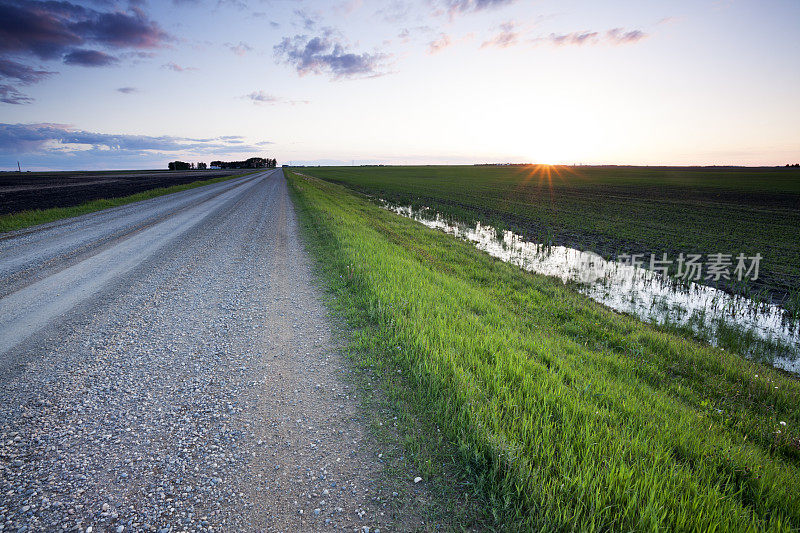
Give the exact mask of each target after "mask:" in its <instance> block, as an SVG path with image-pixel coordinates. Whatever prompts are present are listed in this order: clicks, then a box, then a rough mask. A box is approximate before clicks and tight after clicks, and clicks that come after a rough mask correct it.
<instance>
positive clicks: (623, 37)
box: [533, 28, 647, 46]
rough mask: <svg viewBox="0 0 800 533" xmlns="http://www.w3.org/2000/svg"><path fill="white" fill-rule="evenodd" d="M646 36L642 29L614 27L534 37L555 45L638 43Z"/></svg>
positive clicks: (537, 42) (534, 40) (535, 40)
mask: <svg viewBox="0 0 800 533" xmlns="http://www.w3.org/2000/svg"><path fill="white" fill-rule="evenodd" d="M646 37H647V34H646V33H645V32H643V31H641V30H630V31H625V30H624V29H623V28H613V29H610V30H608V31H606V32H602V33H601V32H598V31H588V30H587V31H575V32H571V33H561V34H558V33H551V34H550V35H549V36H547V37H537V38H536V39H533V42H534V43H535V44H540V43H550V44H552V45H554V46H583V45H596V44H611V45H623V44H634V43H637V42H639V41H641V40H642V39H644V38H646Z"/></svg>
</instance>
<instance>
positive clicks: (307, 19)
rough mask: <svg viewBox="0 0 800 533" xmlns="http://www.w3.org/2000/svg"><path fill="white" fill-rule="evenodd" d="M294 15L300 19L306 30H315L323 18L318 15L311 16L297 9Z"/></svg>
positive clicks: (312, 14)
mask: <svg viewBox="0 0 800 533" xmlns="http://www.w3.org/2000/svg"><path fill="white" fill-rule="evenodd" d="M294 14H295V16H296V17H298V18H299V19H300V25H301V26H302V27H303V29H306V30H313V29H314V27H315V26H316V25H317V22H319V20H320V18H321V17H320V16H319V14H317V13H311V14H309V13H307V12H306V11H304V10H302V9H295V10H294Z"/></svg>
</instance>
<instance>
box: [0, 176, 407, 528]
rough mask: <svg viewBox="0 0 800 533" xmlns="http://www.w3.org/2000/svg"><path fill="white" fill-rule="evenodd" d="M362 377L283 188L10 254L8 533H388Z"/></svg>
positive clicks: (227, 188)
mask: <svg viewBox="0 0 800 533" xmlns="http://www.w3.org/2000/svg"><path fill="white" fill-rule="evenodd" d="M348 371H349V370H348V367H347V364H346V362H345V361H344V360H343V359H342V357H341V355H339V353H338V352H337V349H336V346H335V344H334V342H333V340H332V326H331V324H330V322H329V321H328V320H327V318H326V314H325V310H324V308H323V305H322V303H321V298H320V293H319V290H318V289H317V288H316V287H315V285H314V284H313V278H312V274H311V271H310V259H309V258H308V257H307V256H306V254H305V252H304V250H303V246H302V243H301V242H299V240H298V231H297V222H296V219H295V215H294V212H293V208H292V205H291V202H290V200H289V198H288V195H287V189H286V183H285V180H284V177H283V173H282V171H281V170H280V169H276V170H272V171H266V172H263V173H261V174H257V175H251V176H248V177H244V178H237V179H234V180H230V181H227V182H223V183H219V184H215V185H211V186H207V187H202V188H198V189H192V190H188V191H184V192H182V193H178V194H174V195H170V196H165V197H160V198H154V199H152V200H148V201H145V202H141V203H137V204H131V205H127V206H123V207H120V208H115V209H111V210H108V211H103V212H99V213H93V214H89V215H86V216H83V217H79V218H77V219H71V220H68V221H61V222H57V223H53V224H48V225H45V226H41V227H38V228H34V229H33V230H27V231H21V232H17V233H14V234H7V235H5V236H2V237H0V380H2V381H1V383H2V385H0V495H2V497H0V531H15V532H21V531H42V530H57V531H87V532H88V531H93V532H96V531H114V532H121V531H140V530H147V531H159V532H169V531H212V530H213V531H220V530H223V531H262V530H263V531H327V530H331V531H333V530H342V529H344V530H347V531H353V530H357V531H366V530H367V529H366V528H369V531H371V532H373V533H374V532H375V531H378V530H383V531H386V530H387V529H386V528H387V524H388V523H390V520H389V514H390V513H389V510H388V509H389V508H390V502H388V501H387V497H386V496H385V495H383V494H380V493H379V491H378V488H377V479H378V478H379V476H380V475H381V463H380V462H379V459H378V458H377V456H376V455H375V452H374V451H370V450H369V442H368V441H369V438H368V434H367V432H366V429H365V422H364V421H363V419H362V416H361V415H360V414H359V411H358V408H357V402H356V397H355V392H354V391H353V389H352V387H351V386H349V385H348V380H347V379H346V376H345V375H344V374H346V373H347V372H348ZM388 499H391V496H389V497H388Z"/></svg>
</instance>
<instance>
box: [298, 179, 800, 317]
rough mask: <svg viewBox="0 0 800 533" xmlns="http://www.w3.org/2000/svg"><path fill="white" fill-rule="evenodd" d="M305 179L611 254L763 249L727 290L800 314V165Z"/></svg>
mask: <svg viewBox="0 0 800 533" xmlns="http://www.w3.org/2000/svg"><path fill="white" fill-rule="evenodd" d="M302 172H303V173H305V174H308V175H312V176H316V177H319V178H323V179H325V180H328V181H332V182H336V183H340V184H343V185H345V186H347V187H350V188H352V189H354V190H357V191H360V192H363V193H366V194H370V195H374V196H377V197H380V198H383V199H385V200H389V201H392V202H396V203H400V204H405V205H412V206H414V207H421V206H427V207H431V208H433V209H435V210H436V211H438V212H440V213H441V214H443V215H445V216H450V217H452V218H455V219H457V220H460V221H463V222H475V221H481V222H483V223H486V224H492V225H494V226H495V227H498V228H502V229H511V230H512V231H515V232H517V233H520V234H522V235H523V236H524V237H526V238H528V239H530V240H534V241H537V242H553V243H555V244H563V245H566V246H572V247H575V248H581V249H586V250H592V251H595V252H597V253H600V254H601V255H604V256H605V257H615V256H616V255H617V254H618V253H643V254H646V255H647V257H649V254H651V253H655V254H657V256H658V257H660V256H661V254H663V253H668V254H669V255H668V256H669V257H670V258H675V257H677V255H678V254H679V253H681V252H683V253H686V254H688V253H700V254H703V255H707V254H715V253H723V254H732V255H733V256H734V257H735V256H736V255H737V254H739V253H744V254H746V255H747V256H753V255H755V254H756V253H760V254H761V255H762V256H763V260H762V261H761V264H760V272H759V279H758V280H756V281H755V282H752V283H741V284H740V283H735V282H733V281H732V282H725V281H724V280H722V281H721V283H720V284H719V285H720V286H721V287H722V288H725V289H727V290H729V291H731V292H736V293H739V294H744V295H746V296H749V297H755V298H760V299H763V300H771V301H774V302H778V303H783V304H784V305H785V307H787V309H789V310H790V311H793V312H798V310H800V169H797V168H757V169H753V168H724V167H709V168H656V167H547V166H539V167H531V166H460V167H459V166H424V167H310V168H304V169H303V170H302Z"/></svg>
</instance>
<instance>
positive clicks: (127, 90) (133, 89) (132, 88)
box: [117, 87, 141, 94]
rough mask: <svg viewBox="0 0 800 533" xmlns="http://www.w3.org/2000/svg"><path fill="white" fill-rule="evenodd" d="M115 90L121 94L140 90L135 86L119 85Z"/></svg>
mask: <svg viewBox="0 0 800 533" xmlns="http://www.w3.org/2000/svg"><path fill="white" fill-rule="evenodd" d="M117 92H118V93H122V94H134V93H138V92H141V91H140V90H139V89H137V88H136V87H120V88H119V89H117Z"/></svg>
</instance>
